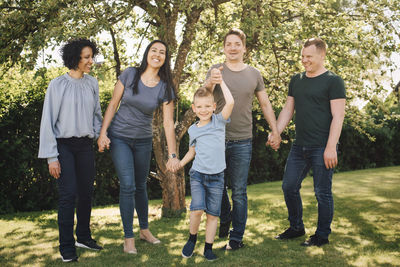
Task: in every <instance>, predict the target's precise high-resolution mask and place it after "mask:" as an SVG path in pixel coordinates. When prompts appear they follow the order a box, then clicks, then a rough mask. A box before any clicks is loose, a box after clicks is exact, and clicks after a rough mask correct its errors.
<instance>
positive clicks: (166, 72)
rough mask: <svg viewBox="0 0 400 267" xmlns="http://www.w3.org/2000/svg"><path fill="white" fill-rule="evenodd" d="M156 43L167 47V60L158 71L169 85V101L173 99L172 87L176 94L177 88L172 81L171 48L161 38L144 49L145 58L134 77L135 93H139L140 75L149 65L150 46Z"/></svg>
mask: <svg viewBox="0 0 400 267" xmlns="http://www.w3.org/2000/svg"><path fill="white" fill-rule="evenodd" d="M155 43H161V44H163V45H164V46H165V49H166V51H165V62H164V64H163V65H162V66H161V68H160V70H159V71H158V75H159V76H160V79H161V80H162V81H164V82H165V84H166V85H167V86H166V87H165V91H166V93H167V99H168V103H169V102H171V100H172V92H171V89H172V90H174V93H175V95H176V89H175V85H174V83H173V81H172V74H171V65H170V55H169V49H168V46H167V44H166V43H165V42H164V41H161V40H154V41H152V42H151V43H150V44H149V45H148V46H147V47H146V50H145V51H144V55H143V58H142V63H141V64H140V66H139V67H137V68H136V69H137V74H136V75H135V77H134V79H133V93H134V94H137V93H138V86H139V80H140V76H141V75H142V73H143V72H144V71H145V70H146V68H147V65H148V64H147V55H148V54H149V50H150V48H151V47H152V46H153V44H155Z"/></svg>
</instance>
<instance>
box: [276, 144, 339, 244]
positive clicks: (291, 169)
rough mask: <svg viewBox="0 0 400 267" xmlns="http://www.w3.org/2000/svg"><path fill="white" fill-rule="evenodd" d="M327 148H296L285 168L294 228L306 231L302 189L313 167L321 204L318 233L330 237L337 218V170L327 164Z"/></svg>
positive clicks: (285, 185)
mask: <svg viewBox="0 0 400 267" xmlns="http://www.w3.org/2000/svg"><path fill="white" fill-rule="evenodd" d="M324 151H325V147H303V146H297V145H293V146H292V148H291V150H290V153H289V156H288V159H287V162H286V167H285V174H284V176H283V182H282V190H283V193H284V196H285V202H286V206H287V209H288V214H289V218H288V219H289V221H290V227H292V228H294V229H296V230H299V229H303V228H304V224H303V205H302V201H301V197H300V188H301V183H302V181H303V179H304V178H305V177H306V175H307V173H308V171H309V170H310V168H312V171H313V178H314V192H315V196H316V198H317V202H318V226H317V230H316V232H315V233H316V234H317V235H319V236H320V237H322V238H328V236H329V234H330V233H331V223H332V218H333V197H332V175H333V169H326V167H325V164H324Z"/></svg>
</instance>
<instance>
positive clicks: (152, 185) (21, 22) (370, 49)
mask: <svg viewBox="0 0 400 267" xmlns="http://www.w3.org/2000/svg"><path fill="white" fill-rule="evenodd" d="M194 10H199V11H201V16H200V19H199V21H198V22H197V23H194V24H187V23H188V22H190V21H191V20H192V19H193V18H192V17H191V14H193V13H191V12H192V11H194ZM164 11H165V12H164ZM0 12H1V13H0V14H1V16H2V21H1V24H0V32H1V33H2V34H1V35H0V48H1V49H0V51H1V52H0V88H1V91H0V104H1V105H0V149H1V153H2V155H4V156H2V158H3V157H4V160H2V161H1V162H0V167H1V172H0V173H1V174H0V175H1V177H0V181H1V184H0V194H1V196H0V213H4V212H10V211H13V210H15V211H16V210H18V211H20V210H30V209H43V208H52V207H54V206H55V205H56V193H55V192H56V190H55V188H54V187H55V185H54V184H55V183H54V180H53V179H52V178H50V176H49V174H48V171H47V166H46V163H45V161H43V160H38V159H36V157H37V148H38V131H39V122H40V117H41V108H42V103H43V97H44V93H45V90H46V87H47V84H48V82H49V81H50V80H51V79H52V78H54V77H56V76H58V75H60V74H61V73H62V72H65V70H64V69H50V70H46V69H39V70H36V71H34V72H30V71H27V70H29V69H32V68H33V67H34V66H35V62H36V60H37V56H38V54H39V52H40V51H41V50H42V49H44V48H47V47H49V46H52V45H55V44H60V43H62V42H65V41H66V40H67V39H69V38H71V37H92V38H95V39H96V40H97V42H98V44H99V47H100V51H101V53H102V55H103V56H104V57H105V63H104V64H103V65H102V66H101V67H98V68H95V69H94V70H93V73H94V76H95V77H97V78H98V80H99V85H100V88H101V105H102V109H103V111H104V110H105V108H106V105H107V104H108V101H109V99H110V96H111V89H112V88H113V86H114V83H115V81H116V76H117V75H118V72H119V70H123V69H124V68H126V67H127V66H129V65H132V64H135V63H137V62H138V52H139V51H140V48H141V47H142V45H143V44H142V41H144V42H143V43H145V41H146V40H148V39H154V38H161V37H165V39H166V41H167V42H168V43H169V44H170V48H171V51H172V62H173V65H175V70H174V74H179V77H175V78H176V79H175V80H179V81H181V82H180V84H179V88H180V92H179V95H180V97H181V99H180V103H179V104H178V107H179V109H178V111H177V117H178V119H179V120H180V121H181V119H182V117H183V116H184V115H183V114H184V111H186V110H187V109H188V108H189V106H190V104H189V103H190V99H191V97H192V94H193V92H194V90H195V89H197V88H198V87H199V86H200V85H201V84H202V83H203V81H204V78H205V75H206V71H207V69H208V68H209V67H210V66H211V65H212V64H215V63H219V62H222V61H223V60H224V56H223V53H222V40H223V36H224V34H225V33H226V31H227V29H229V28H232V27H240V28H242V29H243V30H244V31H245V33H246V34H247V54H246V62H247V63H249V64H250V65H252V66H254V67H256V68H258V69H259V70H260V71H261V74H262V75H263V77H264V79H265V84H266V88H267V92H268V95H269V97H270V100H271V102H272V105H273V106H274V108H275V111H276V114H278V113H279V111H280V109H281V108H282V106H283V105H284V103H285V99H286V94H287V85H288V82H289V80H290V77H291V76H292V75H293V74H294V73H296V72H299V71H302V66H301V63H300V57H299V52H300V47H301V42H302V41H303V40H304V39H306V38H308V37H311V36H320V37H322V38H323V39H325V40H326V41H327V43H328V45H329V50H328V55H327V59H328V62H327V63H328V68H329V69H331V70H333V71H334V72H336V73H337V74H339V75H341V76H342V77H343V78H344V80H345V84H346V88H347V97H348V105H347V107H346V112H347V113H346V119H345V124H344V129H343V133H342V137H341V144H340V147H339V148H340V151H341V154H340V155H339V157H340V159H339V164H340V165H339V168H338V170H350V169H357V168H367V167H375V166H386V165H395V164H400V160H399V153H398V151H399V150H400V145H399V143H400V141H399V140H400V136H399V133H400V129H399V113H400V111H399V109H398V106H397V109H396V102H394V101H393V98H391V96H390V97H389V98H388V99H387V100H385V101H386V102H382V100H380V99H382V94H381V92H382V91H383V88H382V85H381V83H382V81H383V78H382V75H381V68H382V67H386V68H388V69H390V68H391V67H393V62H389V61H388V58H389V55H390V53H391V52H393V51H396V50H398V48H399V44H398V43H396V41H395V39H394V36H395V34H397V31H398V27H397V28H396V25H399V21H400V9H399V3H398V1H395V0H391V1H387V0H379V1H372V0H362V1H361V0H355V1H346V0H340V1H339V0H326V1H311V0H310V1H300V0H298V1H283V2H282V1H272V0H251V1H250V0H240V1H239V0H233V1H224V0H213V1H211V0H208V1H200V0H196V1H193V0H191V1H189V0H187V1H186V0H185V1H124V0H120V1H108V0H102V1H94V0H79V1H69V0H57V1H49V0H40V1H3V2H2V4H1V5H0ZM193 30H194V32H195V34H194V35H193V38H191V39H190V40H188V39H184V38H183V37H184V35H185V33H187V32H189V31H193ZM126 36H130V37H132V38H133V39H135V40H140V41H139V45H138V46H137V47H136V46H135V47H129V46H128V41H127V40H126V39H125V37H126ZM112 37H113V38H112ZM182 47H184V48H183V49H182V50H180V49H181V48H182ZM185 51H189V53H188V54H187V56H186V54H185V53H184V52H185ZM132 52H133V53H132ZM128 54H129V55H133V57H130V56H128ZM180 55H184V59H183V61H182V58H179V56H180ZM179 59H180V60H181V61H179ZM182 62H184V64H182ZM12 66H14V67H12ZM177 66H181V67H182V68H183V69H182V73H181V69H178V67H177ZM365 81H368V82H365ZM358 99H362V100H370V99H372V100H373V101H371V103H370V104H369V105H367V107H366V108H365V110H362V111H359V110H358V109H357V108H356V107H354V106H353V105H352V103H353V100H358ZM262 117H263V116H262V113H261V111H260V110H259V108H258V106H257V104H255V109H254V111H253V121H254V128H253V136H254V141H253V144H254V149H253V156H252V158H253V160H252V165H251V170H250V175H249V183H258V182H261V181H266V180H268V181H272V180H279V179H281V177H282V173H283V168H284V163H285V160H286V156H287V153H288V151H289V149H290V145H291V143H292V141H293V138H294V125H293V124H290V125H289V127H288V128H287V129H286V130H285V132H284V133H283V135H282V138H283V140H284V143H283V144H282V145H281V149H280V150H279V151H278V152H274V151H272V150H271V149H269V148H265V145H264V144H265V141H266V139H267V135H268V127H267V125H266V123H265V120H264V119H263V118H262ZM187 143H188V141H187V135H185V136H184V137H183V139H182V140H181V144H180V147H179V149H180V155H181V156H182V155H184V153H185V152H186V151H187ZM96 164H97V165H96V166H97V180H96V189H95V196H94V202H95V204H97V205H99V204H107V203H116V202H117V200H118V179H117V177H116V175H115V171H114V167H113V164H112V160H111V158H110V155H109V153H97V154H96ZM151 164H152V165H151V166H152V167H151V169H152V170H153V171H154V170H156V162H155V160H154V159H153V160H152V163H151ZM186 171H187V170H186ZM186 179H188V178H187V175H186ZM186 185H187V187H188V186H189V184H188V183H187V184H186ZM160 191H161V189H160V186H159V182H158V181H157V180H155V179H151V180H150V181H149V195H150V196H151V197H160V195H161V194H160Z"/></svg>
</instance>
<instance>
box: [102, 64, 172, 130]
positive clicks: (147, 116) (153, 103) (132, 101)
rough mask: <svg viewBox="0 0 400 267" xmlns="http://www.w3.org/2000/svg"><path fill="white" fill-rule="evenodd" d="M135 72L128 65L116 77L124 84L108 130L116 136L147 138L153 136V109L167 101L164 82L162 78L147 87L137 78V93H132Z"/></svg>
mask: <svg viewBox="0 0 400 267" xmlns="http://www.w3.org/2000/svg"><path fill="white" fill-rule="evenodd" d="M136 73H137V70H136V68H134V67H129V68H127V69H126V70H125V71H124V72H122V74H121V75H120V76H119V77H118V79H119V80H120V81H121V83H122V84H123V85H124V93H123V95H122V98H121V103H120V106H119V109H118V111H117V113H116V114H115V116H114V118H113V120H112V122H111V125H110V127H109V129H108V131H109V132H110V133H111V135H114V136H116V137H126V138H148V137H152V136H153V131H152V125H151V123H152V120H153V113H154V110H155V109H156V108H157V107H158V106H159V105H161V104H162V103H164V102H167V101H168V94H167V91H166V90H165V87H166V83H165V82H164V81H162V80H160V82H159V83H158V84H157V85H156V86H154V87H148V86H146V85H144V84H143V82H142V81H141V80H140V79H139V83H138V93H137V94H134V93H133V80H134V78H135V75H136ZM168 90H171V93H172V99H175V94H174V90H173V89H172V88H168Z"/></svg>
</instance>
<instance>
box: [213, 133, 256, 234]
mask: <svg viewBox="0 0 400 267" xmlns="http://www.w3.org/2000/svg"><path fill="white" fill-rule="evenodd" d="M251 152H252V140H251V139H245V140H239V141H228V140H227V141H226V143H225V160H226V169H225V186H224V191H223V193H222V204H221V216H220V219H221V223H226V222H228V221H231V220H232V228H233V229H232V230H231V231H230V233H229V239H231V240H236V241H241V240H242V239H243V234H244V230H245V228H246V222H247V177H248V174H249V167H250V161H251ZM228 182H230V185H231V187H232V206H233V207H232V210H231V204H230V202H229V196H228V192H227V184H228Z"/></svg>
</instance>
